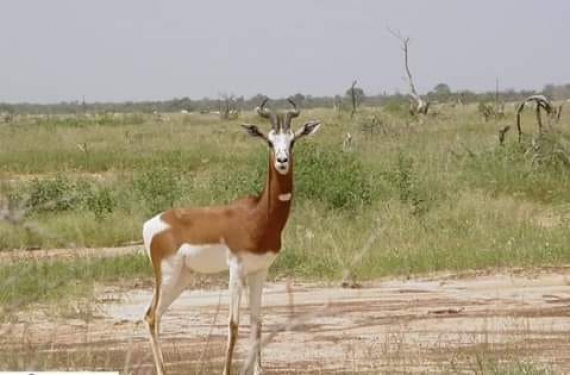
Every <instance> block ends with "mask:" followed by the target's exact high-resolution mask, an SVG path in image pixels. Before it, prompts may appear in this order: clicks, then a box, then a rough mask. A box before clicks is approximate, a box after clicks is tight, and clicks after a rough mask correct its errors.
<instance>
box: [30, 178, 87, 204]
mask: <svg viewBox="0 0 570 375" xmlns="http://www.w3.org/2000/svg"><path fill="white" fill-rule="evenodd" d="M29 189H30V190H29V195H30V198H29V202H28V205H29V208H30V209H31V210H32V211H36V212H46V211H56V212H61V211H68V210H71V209H72V208H73V207H74V205H76V204H77V200H78V197H77V195H76V194H75V189H74V184H73V183H72V182H71V181H69V180H68V179H67V178H65V177H63V176H61V175H58V176H56V178H55V179H47V180H40V179H38V178H34V179H33V180H32V182H31V184H30V187H29Z"/></svg>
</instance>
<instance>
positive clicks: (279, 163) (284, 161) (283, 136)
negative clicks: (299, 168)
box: [267, 130, 294, 174]
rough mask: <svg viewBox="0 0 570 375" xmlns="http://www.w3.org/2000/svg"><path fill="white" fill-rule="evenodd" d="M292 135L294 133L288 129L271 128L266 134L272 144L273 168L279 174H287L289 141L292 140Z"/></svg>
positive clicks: (289, 150) (289, 151)
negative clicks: (283, 130) (276, 129)
mask: <svg viewBox="0 0 570 375" xmlns="http://www.w3.org/2000/svg"><path fill="white" fill-rule="evenodd" d="M293 137H294V134H293V132H292V131H290V130H289V131H286V132H282V131H279V132H276V131H275V130H271V131H270V132H269V134H268V136H267V138H268V139H269V142H271V144H272V146H273V154H274V155H275V169H276V170H277V172H279V173H281V174H287V173H288V172H289V162H290V153H291V142H292V141H293Z"/></svg>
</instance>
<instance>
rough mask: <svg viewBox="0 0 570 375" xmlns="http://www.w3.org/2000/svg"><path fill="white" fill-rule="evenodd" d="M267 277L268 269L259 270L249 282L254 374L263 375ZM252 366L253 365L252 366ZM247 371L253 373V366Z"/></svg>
mask: <svg viewBox="0 0 570 375" xmlns="http://www.w3.org/2000/svg"><path fill="white" fill-rule="evenodd" d="M266 277H267V271H266V270H263V271H259V272H257V273H255V274H253V275H251V276H249V277H248V279H247V282H248V285H249V311H250V325H251V340H250V342H251V345H252V346H253V347H252V350H255V353H254V356H255V358H254V359H253V361H252V362H251V364H252V365H253V374H254V375H261V374H262V373H263V369H262V368H261V321H262V317H261V297H262V295H263V284H264V283H265V279H266ZM250 367H251V366H250ZM246 373H247V374H250V373H251V368H248V369H246Z"/></svg>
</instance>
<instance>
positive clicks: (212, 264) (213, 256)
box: [176, 244, 277, 276]
mask: <svg viewBox="0 0 570 375" xmlns="http://www.w3.org/2000/svg"><path fill="white" fill-rule="evenodd" d="M276 257H277V254H276V253H273V252H268V253H264V254H248V253H241V254H237V255H236V254H233V253H232V252H231V251H230V249H229V248H228V247H227V246H226V245H222V244H215V245H190V244H184V245H182V246H180V248H179V249H178V253H177V257H176V258H179V259H180V258H182V259H183V264H184V266H185V267H187V268H189V269H191V270H192V271H194V272H198V273H218V272H222V271H225V270H227V269H228V266H229V263H230V262H232V261H237V262H239V263H241V268H242V272H243V276H247V275H249V274H252V273H256V272H258V271H261V270H267V269H269V267H270V266H271V264H272V263H273V261H274V260H275V258H276Z"/></svg>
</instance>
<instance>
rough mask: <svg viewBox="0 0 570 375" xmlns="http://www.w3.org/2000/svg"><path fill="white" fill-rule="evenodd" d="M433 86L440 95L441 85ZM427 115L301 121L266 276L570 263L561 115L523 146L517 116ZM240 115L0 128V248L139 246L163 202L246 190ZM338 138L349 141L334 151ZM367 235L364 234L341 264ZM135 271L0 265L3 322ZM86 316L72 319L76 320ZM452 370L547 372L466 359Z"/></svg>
mask: <svg viewBox="0 0 570 375" xmlns="http://www.w3.org/2000/svg"><path fill="white" fill-rule="evenodd" d="M438 92H439V94H441V95H444V94H445V95H447V93H448V92H447V88H446V87H445V86H441V87H439V88H438ZM433 109H434V115H429V116H424V117H421V118H417V117H413V116H411V115H410V114H409V113H408V111H407V106H405V105H402V103H401V102H397V101H395V102H390V103H388V104H386V105H385V106H383V107H379V108H371V107H361V108H360V109H359V112H358V113H357V114H356V116H355V117H354V118H353V119H352V120H351V119H350V112H349V111H334V110H331V109H313V110H306V111H305V112H304V113H303V115H302V117H303V118H302V119H301V120H300V121H298V122H297V124H299V123H302V121H303V120H306V119H313V118H318V119H320V120H321V121H322V122H323V124H324V125H323V127H322V129H321V130H320V133H319V134H317V135H316V136H315V137H314V138H311V139H308V140H306V141H304V142H303V143H299V144H298V145H297V146H295V189H296V190H295V199H294V206H293V213H292V216H291V219H290V222H289V223H288V226H287V228H286V231H285V239H284V246H285V248H284V249H283V252H282V254H281V255H280V257H279V258H278V261H277V263H276V264H275V265H274V266H273V267H272V277H273V278H280V277H283V276H295V277H300V278H305V279H311V278H313V279H329V280H338V279H340V278H341V277H342V275H343V273H344V272H345V271H346V269H347V268H350V271H351V272H350V274H351V275H352V276H356V277H358V278H361V279H369V278H377V277H381V276H385V275H409V274H416V273H429V272H434V271H440V270H450V271H462V270H468V269H487V268H500V267H512V266H525V267H533V266H543V265H551V264H560V263H568V262H569V261H570V252H568V248H567V247H568V243H569V241H570V233H569V232H568V230H567V224H568V223H567V220H568V217H570V216H569V215H568V208H569V207H570V206H569V205H568V203H569V201H570V195H569V193H568V190H567V189H566V186H568V184H569V183H570V166H568V160H570V159H569V158H568V155H570V149H569V148H568V147H569V144H570V143H569V142H570V138H569V137H570V133H569V132H568V130H567V128H568V126H567V125H568V120H566V119H565V117H564V116H563V117H562V120H561V122H560V123H559V124H558V125H556V129H555V130H551V131H550V132H546V133H544V134H542V135H541V136H540V137H538V136H537V135H533V132H535V131H536V127H534V126H532V125H531V124H533V123H534V122H533V118H534V117H533V116H534V115H533V113H532V112H530V111H529V112H526V113H525V114H524V115H525V116H526V117H527V118H526V119H525V121H524V122H523V124H525V125H524V126H525V129H523V131H524V137H523V139H522V142H521V143H518V141H517V139H516V136H515V135H514V134H510V137H507V139H506V141H505V142H504V144H503V145H500V144H499V139H498V130H499V129H501V128H503V127H504V126H506V125H512V123H513V121H514V120H513V119H514V109H515V107H514V106H512V105H507V106H506V107H505V116H504V117H496V118H494V119H493V120H492V121H485V120H484V119H483V118H482V116H481V115H480V113H479V109H478V106H477V104H472V105H468V106H463V107H462V106H456V107H451V106H436V107H434V108H433ZM241 116H242V118H241V119H240V120H239V121H237V120H228V121H221V120H220V118H219V117H218V116H216V117H213V116H210V115H207V114H197V113H190V114H170V115H168V116H167V117H161V118H160V120H159V119H158V118H157V116H155V115H150V114H125V115H118V116H115V115H113V116H110V115H98V116H92V117H90V116H85V115H78V116H49V117H45V118H33V117H26V116H22V117H19V118H15V119H14V120H13V121H12V122H10V123H7V124H0V179H1V180H2V183H1V184H0V197H1V201H0V211H2V212H4V211H10V212H16V213H18V214H17V215H14V217H11V218H10V220H3V221H2V222H1V223H0V249H1V250H9V249H35V248H53V247H69V248H74V247H83V246H89V247H98V246H118V245H122V244H125V243H128V242H131V241H140V237H141V233H140V232H141V224H142V222H143V221H144V220H145V219H146V218H148V217H150V216H151V215H153V214H155V213H157V212H159V211H161V210H164V209H166V208H169V207H171V206H174V205H181V206H182V205H185V206H186V205H187V206H197V205H209V204H220V203H224V202H228V201H230V200H232V199H235V198H237V197H239V196H241V195H243V194H251V193H256V192H258V191H260V189H261V188H262V184H263V182H264V179H265V173H266V167H267V161H266V158H267V150H266V147H265V146H264V145H263V144H262V143H261V142H256V141H253V140H251V139H249V138H248V137H247V136H246V135H245V134H243V133H242V130H241V127H240V126H238V124H239V123H241V122H250V123H262V120H259V119H258V118H257V117H255V116H254V115H253V114H252V113H247V112H242V114H241ZM347 132H350V133H351V134H352V137H353V138H352V144H351V147H350V148H349V149H344V150H343V147H342V142H343V139H344V135H345V134H346V133H347ZM2 208H7V210H2ZM19 215H22V216H21V217H20V216H19ZM372 234H377V236H376V237H374V236H371V235H372ZM370 238H376V240H374V241H372V243H371V246H370V249H369V250H368V251H367V252H366V253H364V255H363V257H362V259H359V261H356V262H354V259H357V258H358V257H357V254H359V253H360V252H361V250H362V249H363V248H365V247H366V246H367V244H368V242H369V241H370ZM150 275H151V269H150V265H149V262H148V259H146V257H145V256H144V255H138V254H137V255H127V256H120V257H114V258H112V259H106V258H97V257H96V258H92V259H89V258H77V259H73V260H72V261H69V260H65V261H64V260H60V261H51V262H14V263H12V262H11V263H6V264H0V278H1V279H2V280H3V282H2V288H1V289H0V313H1V314H2V316H3V318H4V319H12V318H13V316H14V315H12V314H9V313H10V312H13V311H19V310H20V309H22V308H23V307H27V306H28V307H29V306H32V305H33V304H34V303H36V302H38V301H58V302H59V304H64V305H65V303H63V302H64V301H65V297H68V296H70V295H74V296H80V295H89V294H91V293H92V292H93V288H94V286H95V283H96V282H103V283H106V282H116V281H120V280H125V279H129V280H133V279H140V278H145V279H146V280H150V279H151V278H150ZM60 307H61V306H60ZM92 310H93V309H92V308H89V309H87V310H85V311H83V310H81V309H79V310H78V311H79V312H77V311H75V310H74V311H75V312H74V314H79V315H80V316H81V317H82V318H85V319H86V320H87V319H88V318H89V317H90V316H91V315H90V314H93V311H92ZM13 348H15V349H11V350H21V353H18V355H22V356H23V357H22V358H24V360H22V361H20V362H18V363H16V361H14V359H15V358H19V357H18V355H16V353H14V351H9V350H8V351H5V354H4V356H0V364H4V366H10V367H11V368H22V366H24V365H23V364H25V363H36V364H38V365H39V366H41V367H42V368H51V367H53V366H56V365H57V366H58V368H74V367H75V368H76V367H77V366H78V364H85V366H86V367H89V366H92V365H94V364H101V363H114V364H115V365H116V364H117V363H122V362H121V361H123V360H124V358H125V357H127V354H126V353H122V352H121V353H118V354H116V355H117V356H118V359H117V358H111V356H110V355H109V354H108V351H101V352H100V354H99V352H97V353H95V354H93V355H91V354H90V355H85V353H84V352H80V351H77V352H70V353H72V354H69V355H67V357H65V358H61V357H57V356H56V355H55V354H49V353H51V352H49V353H48V352H46V353H48V354H45V355H44V354H43V352H41V355H39V354H38V353H39V351H38V348H37V346H34V345H33V344H30V345H29V347H28V348H27V349H26V348H24V349H20V347H13ZM73 353H75V354H73ZM44 356H45V358H44ZM74 356H76V357H74ZM105 361H107V362H105ZM22 363H23V364H22ZM216 363H217V362H216ZM445 371H446V370H442V373H450V374H456V373H457V374H460V373H465V372H462V370H461V371H460V370H456V371H455V370H454V371H450V372H445ZM467 372H468V373H476V374H497V375H499V374H513V375H521V374H544V375H546V374H554V372H551V371H550V370H547V369H543V368H539V367H535V366H534V365H531V364H527V363H525V362H521V363H518V362H514V364H508V363H507V364H505V363H495V362H492V361H488V360H480V358H477V362H476V363H474V364H473V366H472V368H470V369H468V370H467Z"/></svg>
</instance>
